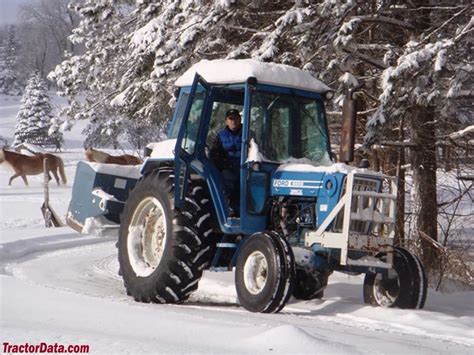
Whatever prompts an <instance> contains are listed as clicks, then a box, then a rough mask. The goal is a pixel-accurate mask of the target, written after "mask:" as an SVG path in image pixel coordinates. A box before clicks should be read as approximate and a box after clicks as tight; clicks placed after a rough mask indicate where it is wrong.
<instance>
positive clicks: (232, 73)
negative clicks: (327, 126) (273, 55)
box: [175, 59, 330, 93]
mask: <svg viewBox="0 0 474 355" xmlns="http://www.w3.org/2000/svg"><path fill="white" fill-rule="evenodd" d="M196 73H198V74H199V75H201V76H202V77H203V78H204V80H206V81H207V82H209V83H212V84H236V83H245V82H246V81H247V79H248V78H249V77H252V76H253V77H255V78H257V81H258V83H260V84H270V85H276V86H284V87H290V88H294V89H302V90H307V91H312V92H318V93H323V92H326V91H328V90H330V88H329V87H328V86H326V85H325V84H323V83H322V82H321V81H319V80H318V79H316V78H314V77H313V76H312V75H311V74H310V72H308V71H305V70H301V69H298V68H295V67H291V66H289V65H284V64H275V63H264V62H259V61H257V60H253V59H238V60H234V59H231V60H226V59H218V60H201V61H200V62H199V63H196V64H194V65H193V66H192V67H191V68H189V69H188V70H187V71H186V72H185V73H184V74H183V75H181V77H179V78H178V80H176V83H175V84H176V86H180V87H182V86H191V85H192V83H193V79H194V76H195V74H196Z"/></svg>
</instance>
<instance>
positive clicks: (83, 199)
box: [68, 162, 138, 225]
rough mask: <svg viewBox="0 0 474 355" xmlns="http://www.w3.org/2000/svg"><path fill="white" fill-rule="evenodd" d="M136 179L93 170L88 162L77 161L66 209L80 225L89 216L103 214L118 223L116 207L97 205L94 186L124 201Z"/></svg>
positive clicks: (97, 200) (97, 199) (118, 212)
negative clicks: (104, 208) (108, 207)
mask: <svg viewBox="0 0 474 355" xmlns="http://www.w3.org/2000/svg"><path fill="white" fill-rule="evenodd" d="M137 181H138V180H137V179H135V178H129V177H122V176H115V175H110V174H104V173H100V172H97V171H95V170H94V169H93V168H92V167H91V166H90V165H89V164H88V163H86V162H79V163H78V165H77V168H76V175H75V177H74V183H73V187H72V196H71V201H70V203H69V208H68V211H69V212H70V213H71V214H72V216H73V218H74V220H75V221H76V222H78V223H79V224H81V225H84V222H85V220H86V219H87V218H89V217H97V216H101V215H103V216H105V217H106V218H107V219H109V220H111V221H113V222H116V223H119V214H120V212H121V210H120V211H118V210H117V208H113V210H112V211H110V213H109V211H107V210H106V211H103V210H102V209H101V208H100V207H99V202H100V200H101V199H100V198H99V197H97V196H95V195H93V194H92V191H93V190H94V189H96V188H100V189H102V190H103V191H104V192H106V193H108V194H110V195H113V196H114V197H115V198H116V199H118V200H120V201H123V202H125V201H126V200H127V198H128V194H129V191H130V189H132V188H133V187H134V186H135V184H136V182H137Z"/></svg>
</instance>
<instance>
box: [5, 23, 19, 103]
mask: <svg viewBox="0 0 474 355" xmlns="http://www.w3.org/2000/svg"><path fill="white" fill-rule="evenodd" d="M17 47H18V44H17V42H16V39H15V27H14V26H13V25H12V26H10V28H9V31H8V39H7V40H6V43H4V45H3V46H1V47H0V94H5V95H21V85H20V83H19V81H18V78H17V73H16V64H17V54H16V53H17Z"/></svg>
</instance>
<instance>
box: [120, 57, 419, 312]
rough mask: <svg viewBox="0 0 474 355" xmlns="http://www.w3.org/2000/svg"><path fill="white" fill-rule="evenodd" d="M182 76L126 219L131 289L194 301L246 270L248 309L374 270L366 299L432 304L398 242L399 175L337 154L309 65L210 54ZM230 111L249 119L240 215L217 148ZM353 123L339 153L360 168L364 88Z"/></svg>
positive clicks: (414, 261)
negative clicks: (218, 274)
mask: <svg viewBox="0 0 474 355" xmlns="http://www.w3.org/2000/svg"><path fill="white" fill-rule="evenodd" d="M176 84H177V86H178V87H179V93H178V95H177V103H176V108H175V111H174V117H173V120H172V123H171V125H170V128H169V133H168V140H166V141H163V142H160V143H157V144H155V145H154V146H153V147H152V151H151V154H150V156H149V157H148V158H147V159H146V160H145V162H144V164H143V166H142V168H141V174H142V176H141V177H140V178H139V179H138V181H136V184H135V183H134V187H133V188H132V189H131V190H130V191H129V192H128V196H127V199H126V201H124V207H123V212H122V214H121V217H120V230H119V240H118V244H117V245H118V257H119V264H120V273H121V275H122V277H123V280H124V285H125V288H126V290H127V293H128V294H129V295H130V296H132V297H133V298H134V299H135V300H137V301H141V302H157V303H181V302H183V301H185V300H186V299H187V298H188V297H189V295H190V294H191V293H192V292H193V291H195V290H196V289H197V288H198V283H199V280H200V278H201V276H202V273H203V271H204V270H211V271H227V270H235V287H236V291H237V295H238V299H239V303H240V305H241V306H243V307H244V308H245V309H247V310H249V311H252V312H264V313H273V312H278V311H280V310H281V309H282V308H283V307H284V306H285V304H286V303H287V301H288V299H289V298H290V296H294V297H295V298H297V299H305V300H309V299H314V298H321V297H322V296H323V291H324V288H325V287H326V286H327V282H328V277H329V276H330V275H331V273H333V272H334V271H341V272H347V273H351V274H352V273H365V274H366V276H365V280H364V286H363V294H364V302H365V303H367V304H371V305H377V306H387V307H400V308H422V307H423V305H424V302H425V298H426V291H427V279H426V275H425V272H424V269H423V266H422V264H421V262H420V260H419V259H418V258H417V257H416V256H415V255H413V254H412V253H410V252H409V251H408V250H406V249H404V248H402V247H398V246H394V243H393V240H394V236H395V211H396V195H397V191H396V182H395V181H394V179H393V178H392V177H389V176H386V175H383V174H381V173H376V172H373V171H370V170H369V169H367V168H355V167H351V166H349V165H346V164H343V163H335V162H334V161H333V154H332V153H331V150H330V142H329V134H328V125H327V120H326V115H325V105H324V103H325V99H326V98H327V97H328V96H329V95H330V89H329V88H328V87H327V86H326V85H324V84H323V83H321V82H320V81H318V80H316V79H315V78H314V77H312V76H311V75H310V74H309V73H308V72H306V71H302V70H299V69H297V68H293V67H289V66H286V65H279V64H271V63H260V62H256V61H252V60H215V61H201V62H199V63H198V64H196V65H194V66H193V67H191V68H190V69H189V70H188V71H187V72H186V73H185V74H183V76H182V77H181V78H180V79H178V81H177V83H176ZM229 109H236V110H238V111H240V112H241V115H242V124H243V129H242V147H241V161H240V200H239V201H234V202H236V203H237V204H238V205H239V206H240V208H239V210H240V213H239V215H238V216H237V217H236V216H233V215H231V214H230V213H229V201H228V200H227V199H226V197H225V193H224V184H223V178H222V176H221V173H220V171H219V170H218V169H217V168H216V162H214V161H212V159H211V158H210V155H209V144H210V141H211V140H212V138H213V137H214V136H215V135H216V133H217V132H218V131H219V130H220V129H222V128H223V124H224V120H223V117H224V114H225V112H226V111H228V110H229ZM343 121H344V122H343V136H342V143H341V155H340V159H339V160H341V161H343V162H346V163H348V162H349V161H351V156H352V152H353V141H354V122H355V101H354V100H353V99H352V94H350V95H348V97H347V98H346V99H345V102H344V105H343ZM351 145H352V147H351Z"/></svg>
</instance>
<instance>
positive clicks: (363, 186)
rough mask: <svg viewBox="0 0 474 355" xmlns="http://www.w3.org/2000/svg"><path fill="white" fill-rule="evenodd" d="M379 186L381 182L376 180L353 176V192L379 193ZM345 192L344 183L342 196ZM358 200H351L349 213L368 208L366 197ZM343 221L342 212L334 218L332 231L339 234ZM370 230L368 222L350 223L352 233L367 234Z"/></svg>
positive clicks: (356, 221)
mask: <svg viewBox="0 0 474 355" xmlns="http://www.w3.org/2000/svg"><path fill="white" fill-rule="evenodd" d="M381 184H382V182H381V181H380V180H378V179H374V178H367V177H364V176H357V175H356V176H355V177H354V184H353V188H352V190H353V191H361V192H366V191H369V192H380V190H381ZM345 192H346V181H345V182H344V188H343V192H342V195H344V194H345ZM358 199H362V201H358ZM358 199H353V201H352V205H351V211H352V212H357V209H360V208H362V209H366V208H367V207H369V199H368V198H366V197H358ZM343 219H344V210H342V211H341V212H340V213H339V214H338V216H337V218H336V223H335V226H334V231H335V232H341V231H342V223H343ZM370 228H371V222H368V221H358V220H353V221H351V224H350V227H349V231H350V232H352V233H361V234H368V233H369V231H370Z"/></svg>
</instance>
